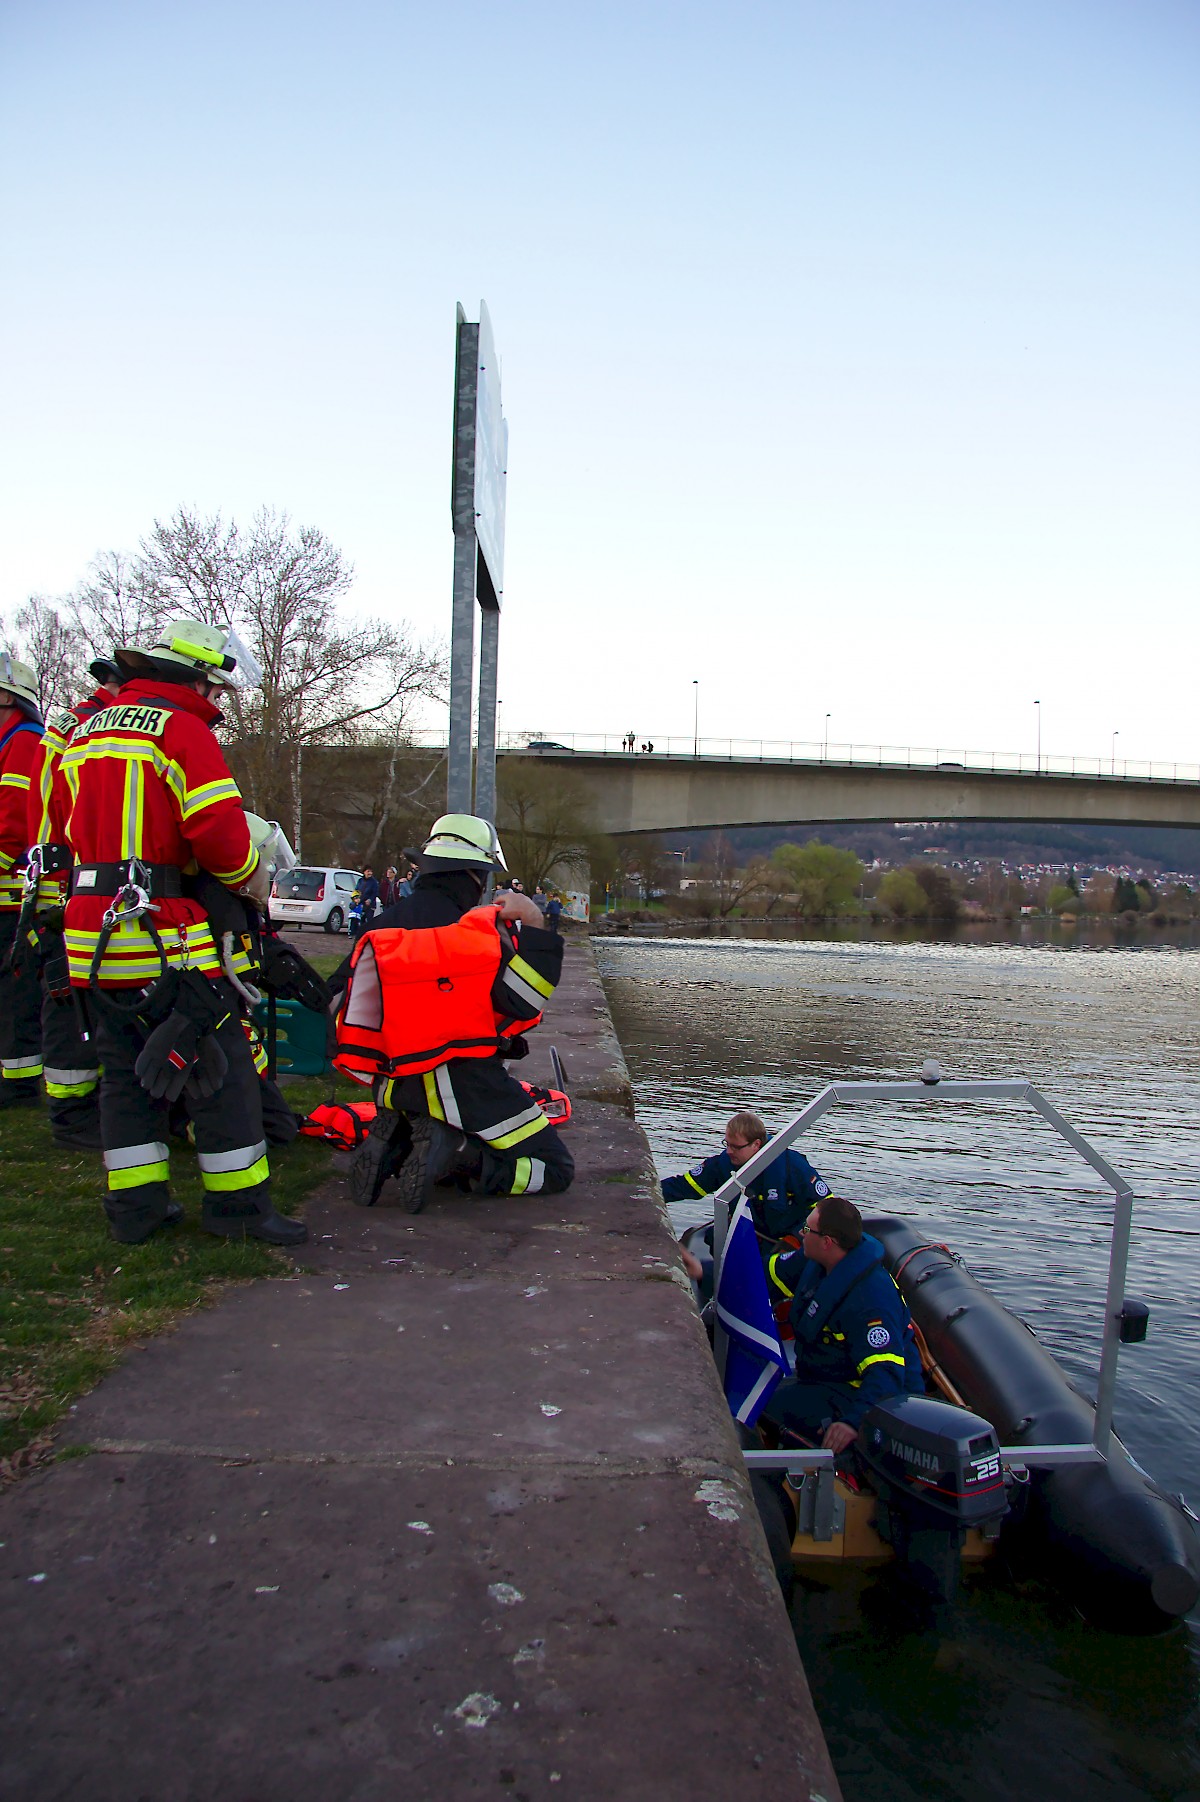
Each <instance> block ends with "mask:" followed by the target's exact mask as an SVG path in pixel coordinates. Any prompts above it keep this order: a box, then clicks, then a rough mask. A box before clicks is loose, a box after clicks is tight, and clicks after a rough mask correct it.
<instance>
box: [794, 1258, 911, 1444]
mask: <svg viewBox="0 0 1200 1802" xmlns="http://www.w3.org/2000/svg"><path fill="white" fill-rule="evenodd" d="M767 1282H768V1287H769V1289H770V1291H771V1299H772V1300H773V1301H775V1300H777V1299H778V1298H779V1297H781V1296H782V1297H784V1298H787V1299H790V1301H791V1313H790V1319H791V1325H792V1330H793V1332H794V1334H795V1337H796V1380H797V1382H800V1383H831V1384H835V1385H837V1386H838V1387H840V1388H842V1389H843V1391H844V1394H843V1398H842V1402H841V1408H840V1418H841V1419H842V1420H846V1421H849V1422H850V1423H851V1425H857V1423H858V1422H859V1421H860V1420H861V1419H862V1417H863V1415H864V1414H865V1413H866V1411H867V1409H868V1408H869V1407H870V1406H871V1404H872V1403H873V1402H877V1401H881V1400H882V1399H883V1398H884V1396H887V1395H901V1394H904V1393H905V1392H906V1391H913V1392H915V1391H919V1390H920V1389H921V1388H922V1386H923V1384H922V1378H921V1355H920V1352H919V1351H918V1349H917V1341H916V1335H915V1334H914V1332H913V1326H912V1320H911V1318H910V1316H909V1312H908V1308H907V1307H906V1305H905V1302H904V1298H903V1296H902V1295H901V1294H900V1291H899V1289H897V1287H896V1285H895V1283H894V1282H893V1280H892V1276H891V1273H890V1271H889V1270H888V1269H887V1268H886V1266H885V1264H884V1262H883V1247H882V1245H881V1244H880V1243H879V1241H878V1239H874V1238H872V1237H871V1235H870V1233H864V1234H863V1236H862V1238H861V1240H860V1241H859V1243H858V1244H857V1245H856V1246H855V1248H854V1250H853V1251H849V1252H847V1253H846V1256H845V1257H844V1258H842V1259H840V1260H839V1261H838V1263H836V1264H835V1265H834V1267H833V1269H832V1270H828V1271H827V1270H823V1269H822V1267H821V1265H819V1264H817V1263H815V1262H814V1261H813V1260H812V1259H811V1258H806V1257H805V1255H804V1253H803V1252H802V1251H777V1252H775V1253H774V1254H773V1255H772V1256H771V1257H770V1258H769V1259H768V1260H767Z"/></svg>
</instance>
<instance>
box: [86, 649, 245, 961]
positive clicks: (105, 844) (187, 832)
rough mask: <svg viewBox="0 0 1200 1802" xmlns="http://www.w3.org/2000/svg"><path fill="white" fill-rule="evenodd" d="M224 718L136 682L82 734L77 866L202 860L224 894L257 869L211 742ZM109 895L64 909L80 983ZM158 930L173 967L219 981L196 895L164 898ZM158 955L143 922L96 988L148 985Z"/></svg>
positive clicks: (122, 936) (114, 954) (235, 795)
mask: <svg viewBox="0 0 1200 1802" xmlns="http://www.w3.org/2000/svg"><path fill="white" fill-rule="evenodd" d="M220 717H221V715H220V712H219V710H218V709H217V708H216V707H214V706H213V705H212V703H211V702H210V701H206V700H205V699H204V697H203V696H202V695H200V694H198V693H197V692H196V690H195V689H189V688H184V687H181V686H177V685H176V684H174V683H165V682H163V681H162V680H161V678H155V677H146V676H139V677H138V678H137V680H136V681H133V682H126V683H125V685H124V687H123V688H122V689H121V692H120V693H119V695H118V696H117V697H116V699H115V700H113V701H110V702H109V704H108V706H106V707H102V708H100V709H98V710H97V712H95V713H93V714H92V715H91V716H90V717H89V718H88V719H86V720H83V721H82V722H81V723H80V724H79V725H78V726H77V727H76V729H75V731H74V733H73V734H72V736H71V740H70V742H69V744H68V745H67V747H66V749H65V750H64V752H63V754H62V761H61V769H62V772H63V775H64V777H65V779H66V782H67V785H68V789H69V791H70V795H71V798H72V807H71V818H70V826H69V838H70V844H71V849H72V851H73V852H74V854H75V859H76V862H77V863H80V864H114V863H123V862H125V861H126V860H127V859H128V858H130V857H138V858H140V859H141V860H142V861H143V862H144V863H150V864H174V865H176V867H177V868H179V869H180V870H183V869H185V868H186V867H187V866H188V865H189V864H191V863H193V862H194V863H196V864H198V865H199V866H200V867H201V868H202V869H205V870H208V871H210V872H211V873H212V874H213V875H214V876H216V877H217V879H218V880H219V881H221V882H223V883H224V884H225V886H226V887H227V888H231V889H236V888H238V887H240V886H241V884H242V883H244V882H245V881H246V879H247V877H248V876H249V875H250V873H251V871H252V870H253V869H254V866H255V864H256V863H257V861H258V858H257V853H256V852H255V850H254V848H253V846H252V845H251V843H250V829H249V827H248V826H247V824H246V815H245V812H244V810H243V808H242V798H241V792H240V790H239V789H238V785H237V783H236V782H235V781H234V779H233V777H232V775H231V774H230V771H229V766H228V764H227V763H226V762H225V758H224V756H223V754H222V752H221V748H220V746H219V745H218V743H217V741H216V739H215V738H214V737H213V734H212V727H213V726H214V725H215V724H216V723H217V721H218V720H219V719H220ZM110 899H111V897H110V896H105V895H99V894H97V895H91V894H88V893H87V892H86V891H84V890H82V889H77V890H76V892H75V893H74V894H73V895H72V896H71V898H70V900H69V901H68V902H67V911H66V922H65V924H66V941H67V957H68V959H69V961H70V966H71V981H72V982H73V983H75V984H76V985H77V986H83V985H85V984H86V983H87V980H88V972H89V970H90V968H91V962H92V957H93V955H94V953H95V949H96V944H97V941H98V939H99V935H100V929H101V922H102V920H103V917H104V912H105V909H106V907H107V906H108V902H109V900H110ZM155 905H156V907H157V909H158V911H157V913H156V914H155V915H154V923H155V926H156V928H157V930H158V933H159V935H160V937H161V939H162V941H163V947H164V950H165V952H166V957H167V961H168V963H170V964H185V963H187V964H191V966H192V967H193V968H194V969H198V970H202V971H203V972H204V973H205V975H208V976H216V975H219V974H220V961H219V959H218V956H217V951H216V947H215V945H214V944H213V937H212V933H211V931H210V930H209V924H208V918H207V915H206V914H205V912H204V909H203V907H202V906H201V905H200V903H199V902H198V901H195V900H193V899H191V898H190V897H188V896H181V897H177V898H169V897H165V896H164V897H162V898H161V899H157V900H156V902H155ZM159 968H160V965H159V960H158V954H157V952H156V951H155V949H154V944H153V941H152V940H151V938H150V935H149V933H148V932H145V931H143V929H142V927H141V925H140V923H139V922H138V921H136V920H131V921H128V922H125V923H124V924H122V925H121V926H120V927H118V928H117V930H116V931H115V932H114V933H113V936H112V938H111V940H110V941H109V944H108V948H107V950H106V952H105V957H104V962H103V964H102V966H101V969H100V972H99V979H100V981H101V982H102V983H105V984H119V983H138V984H141V983H145V982H149V981H151V980H153V978H154V977H155V976H156V975H157V974H158V972H159Z"/></svg>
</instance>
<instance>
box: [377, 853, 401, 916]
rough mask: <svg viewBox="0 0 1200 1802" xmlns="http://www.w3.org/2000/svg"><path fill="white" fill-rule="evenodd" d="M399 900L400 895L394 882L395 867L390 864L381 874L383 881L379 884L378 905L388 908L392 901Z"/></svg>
mask: <svg viewBox="0 0 1200 1802" xmlns="http://www.w3.org/2000/svg"><path fill="white" fill-rule="evenodd" d="M399 899H400V895H399V892H398V885H397V881H396V866H395V864H394V863H390V864H389V865H388V867H387V869H386V870H385V871H384V872H383V880H382V881H381V882H380V884H379V900H380V904H381V905H382V906H383V907H390V906H391V905H392V902H393V901H398V900H399Z"/></svg>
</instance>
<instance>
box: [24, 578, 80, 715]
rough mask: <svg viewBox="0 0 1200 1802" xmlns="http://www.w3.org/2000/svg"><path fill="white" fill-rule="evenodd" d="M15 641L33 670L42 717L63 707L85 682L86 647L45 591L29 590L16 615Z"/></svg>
mask: <svg viewBox="0 0 1200 1802" xmlns="http://www.w3.org/2000/svg"><path fill="white" fill-rule="evenodd" d="M16 626H17V643H18V644H19V645H22V646H23V647H24V651H23V660H24V661H25V662H26V663H28V664H29V666H30V668H31V669H32V670H33V678H34V686H35V687H36V689H37V697H38V706H39V707H40V709H41V713H42V718H43V719H45V717H46V714H47V713H48V712H49V710H50V709H51V708H52V707H65V706H67V704H68V703H69V702H70V701H73V700H74V699H75V698H76V696H77V694H79V693H80V692H81V690H82V688H83V687H84V686H85V685H86V683H87V677H86V675H85V674H84V666H85V664H86V661H87V656H86V647H85V644H84V641H83V639H82V637H81V636H80V634H79V633H78V632H77V631H76V630H75V628H74V626H73V625H72V624H71V623H70V621H69V619H64V618H63V616H62V614H61V613H60V612H59V610H58V606H57V604H56V603H55V602H54V601H51V600H48V599H47V597H46V596H45V595H44V594H31V595H30V597H29V599H28V600H27V601H26V602H25V605H24V606H23V607H18V609H17V616H16Z"/></svg>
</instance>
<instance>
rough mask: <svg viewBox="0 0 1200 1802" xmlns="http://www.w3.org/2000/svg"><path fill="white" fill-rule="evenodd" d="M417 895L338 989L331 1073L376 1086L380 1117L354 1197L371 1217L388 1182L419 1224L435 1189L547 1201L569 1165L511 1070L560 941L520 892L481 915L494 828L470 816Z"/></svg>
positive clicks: (372, 934)
mask: <svg viewBox="0 0 1200 1802" xmlns="http://www.w3.org/2000/svg"><path fill="white" fill-rule="evenodd" d="M418 863H419V867H420V875H419V876H418V877H417V880H416V882H415V883H414V885H413V892H412V894H411V895H407V896H404V897H403V898H402V899H401V900H399V901H397V902H395V903H394V905H393V906H391V907H389V908H385V910H384V911H383V913H382V914H380V915H379V917H378V918H377V920H376V921H375V925H374V927H373V928H372V929H371V930H370V931H368V932H365V933H364V934H363V936H362V938H361V939H360V940H359V942H358V944H357V945H356V946H355V948H354V951H353V953H352V954H351V957H350V959H349V960H348V963H347V964H344V965H343V966H342V969H341V970H340V971H339V972H338V973H337V975H335V976H334V978H333V979H332V985H331V986H332V987H333V988H334V989H335V990H338V989H341V988H343V987H344V988H345V993H344V995H343V996H342V999H341V1003H340V1006H339V1011H338V1056H337V1059H336V1062H337V1065H338V1068H339V1069H341V1070H342V1071H343V1072H344V1073H345V1074H346V1075H348V1076H353V1077H356V1078H357V1079H358V1080H359V1081H360V1082H366V1081H371V1082H372V1087H373V1093H374V1096H375V1101H376V1104H377V1106H378V1108H379V1113H378V1115H377V1117H376V1119H375V1121H374V1122H373V1123H372V1126H371V1131H370V1134H369V1135H368V1137H367V1139H366V1140H365V1141H364V1143H363V1144H362V1145H361V1146H360V1147H359V1149H358V1151H357V1152H356V1153H355V1156H354V1162H353V1164H352V1165H351V1174H350V1192H351V1196H352V1198H353V1199H354V1200H355V1201H356V1202H357V1203H358V1204H359V1206H360V1207H371V1206H373V1204H374V1203H375V1201H376V1200H377V1199H378V1197H379V1193H380V1190H381V1189H382V1188H383V1185H384V1183H385V1182H386V1180H387V1179H388V1177H389V1176H391V1175H393V1174H395V1176H396V1182H397V1188H398V1190H399V1199H400V1201H401V1203H402V1205H403V1206H405V1207H407V1208H408V1209H409V1211H410V1212H411V1213H419V1211H420V1210H421V1208H423V1207H424V1205H425V1203H426V1201H427V1200H428V1199H429V1195H430V1193H431V1191H432V1189H433V1187H434V1185H435V1184H436V1183H437V1182H438V1180H439V1178H446V1177H451V1176H457V1177H458V1178H460V1179H461V1180H462V1181H463V1182H469V1186H470V1188H471V1189H472V1190H473V1191H474V1192H475V1193H477V1194H482V1195H536V1194H543V1195H555V1194H559V1193H561V1191H562V1190H564V1189H566V1188H568V1187H569V1186H570V1183H571V1179H572V1177H573V1176H574V1174H575V1164H574V1160H573V1159H572V1157H571V1154H570V1152H569V1151H568V1150H567V1147H566V1145H565V1144H564V1143H563V1141H562V1139H561V1138H560V1137H559V1135H558V1133H557V1132H556V1131H555V1130H554V1128H553V1126H551V1124H550V1122H549V1120H547V1118H546V1116H545V1114H544V1113H543V1111H542V1109H541V1108H540V1107H539V1106H538V1105H537V1103H536V1101H534V1100H533V1099H532V1097H531V1096H530V1094H529V1092H528V1090H527V1089H525V1088H524V1087H523V1086H522V1085H521V1084H520V1083H519V1082H518V1081H517V1080H516V1078H515V1077H513V1076H511V1075H510V1074H509V1072H508V1070H507V1069H506V1068H505V1059H507V1058H519V1057H523V1056H524V1055H525V1054H526V1051H527V1050H528V1047H527V1045H526V1042H525V1039H524V1037H523V1036H522V1035H523V1034H524V1033H525V1032H527V1031H529V1030H530V1029H531V1028H532V1027H534V1026H536V1025H537V1024H538V1022H539V1021H540V1019H541V1017H542V1009H543V1007H544V1006H545V1004H546V1000H547V998H548V997H549V996H550V995H551V994H553V992H554V989H555V986H556V985H557V983H558V979H559V976H560V974H561V972H562V955H563V946H562V940H561V939H560V938H558V937H556V936H555V934H554V933H551V932H547V931H546V929H545V927H544V925H543V923H542V915H541V913H540V911H539V910H538V908H536V907H535V906H534V905H533V902H532V901H530V899H529V897H528V896H527V895H522V894H517V893H514V892H512V891H511V890H506V891H504V892H503V893H502V894H501V895H498V896H497V898H496V901H495V903H494V904H491V905H487V906H481V905H480V902H481V899H482V896H483V890H484V884H485V883H486V881H487V877H488V873H489V871H490V870H492V869H497V868H499V869H504V868H505V867H506V866H505V863H504V857H503V853H502V852H501V850H500V845H499V841H498V840H497V838H496V832H495V828H494V827H493V826H492V825H491V824H490V823H489V822H488V821H487V820H483V819H479V818H477V817H476V816H475V815H473V814H462V813H450V814H445V815H443V816H442V818H441V819H439V820H437V821H435V823H434V827H433V831H432V832H431V834H430V836H429V838H428V839H426V841H425V844H424V847H423V848H422V850H421V853H420V855H419V858H418Z"/></svg>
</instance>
